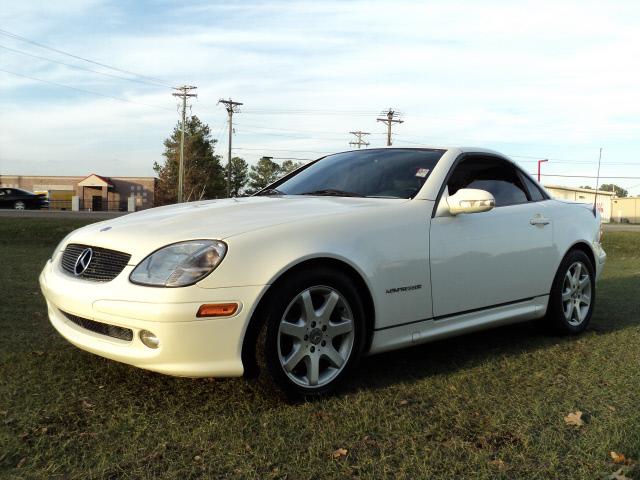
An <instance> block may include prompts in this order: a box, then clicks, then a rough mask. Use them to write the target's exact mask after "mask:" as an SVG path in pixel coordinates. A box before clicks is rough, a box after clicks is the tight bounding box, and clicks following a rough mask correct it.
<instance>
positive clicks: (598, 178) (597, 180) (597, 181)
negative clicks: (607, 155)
mask: <svg viewBox="0 0 640 480" xmlns="http://www.w3.org/2000/svg"><path fill="white" fill-rule="evenodd" d="M600 160H602V147H600V154H599V155H598V175H597V176H596V194H595V196H594V197H593V216H594V217H595V216H596V208H597V207H596V202H597V201H598V184H599V183H600Z"/></svg>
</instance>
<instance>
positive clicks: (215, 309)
mask: <svg viewBox="0 0 640 480" xmlns="http://www.w3.org/2000/svg"><path fill="white" fill-rule="evenodd" d="M237 311H238V304H237V303H208V304H205V305H200V308H199V309H198V313H196V317H198V318H202V317H230V316H231V315H233V314H234V313H236V312H237Z"/></svg>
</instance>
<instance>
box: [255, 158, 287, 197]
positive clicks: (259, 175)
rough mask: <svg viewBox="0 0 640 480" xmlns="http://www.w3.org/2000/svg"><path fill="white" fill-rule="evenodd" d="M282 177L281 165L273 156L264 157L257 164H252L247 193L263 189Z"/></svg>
mask: <svg viewBox="0 0 640 480" xmlns="http://www.w3.org/2000/svg"><path fill="white" fill-rule="evenodd" d="M280 177H281V173H280V165H278V164H277V163H276V162H274V161H273V160H272V159H271V157H262V158H261V159H260V160H258V163H257V164H256V165H251V171H250V172H249V190H248V192H247V193H255V192H257V191H258V190H262V189H263V188H264V187H266V186H267V185H269V184H270V183H273V182H275V181H276V180H277V179H278V178H280Z"/></svg>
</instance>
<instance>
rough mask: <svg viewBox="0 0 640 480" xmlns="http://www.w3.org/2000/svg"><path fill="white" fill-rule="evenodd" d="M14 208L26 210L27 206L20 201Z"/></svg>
mask: <svg viewBox="0 0 640 480" xmlns="http://www.w3.org/2000/svg"><path fill="white" fill-rule="evenodd" d="M13 208H14V209H15V210H25V209H26V208H27V205H26V204H25V203H24V202H23V201H22V200H18V201H17V202H15V203H14V204H13Z"/></svg>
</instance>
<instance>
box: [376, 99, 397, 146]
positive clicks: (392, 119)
mask: <svg viewBox="0 0 640 480" xmlns="http://www.w3.org/2000/svg"><path fill="white" fill-rule="evenodd" d="M380 115H386V116H387V118H377V119H376V120H377V121H378V122H382V123H384V124H385V125H386V126H387V147H390V146H391V125H392V124H394V123H404V120H400V119H399V118H396V117H399V116H400V113H399V112H395V111H394V110H393V109H391V108H390V109H389V111H388V112H381V113H380Z"/></svg>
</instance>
